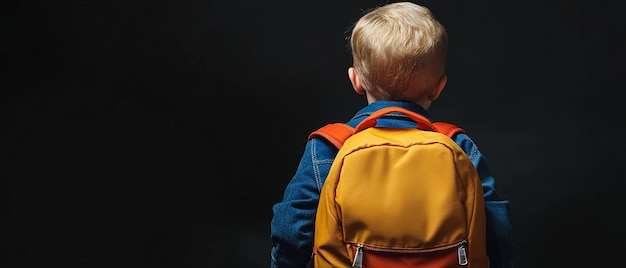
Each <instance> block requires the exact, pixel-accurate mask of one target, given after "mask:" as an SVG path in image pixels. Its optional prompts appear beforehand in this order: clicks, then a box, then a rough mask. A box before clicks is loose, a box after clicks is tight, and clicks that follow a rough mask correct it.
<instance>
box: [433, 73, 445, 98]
mask: <svg viewBox="0 0 626 268" xmlns="http://www.w3.org/2000/svg"><path fill="white" fill-rule="evenodd" d="M447 82H448V76H447V75H445V74H444V75H443V76H441V78H439V83H437V86H436V87H435V89H434V90H433V91H432V92H431V93H430V95H428V100H430V101H435V100H436V99H437V98H439V95H440V94H441V91H443V88H444V87H446V83H447Z"/></svg>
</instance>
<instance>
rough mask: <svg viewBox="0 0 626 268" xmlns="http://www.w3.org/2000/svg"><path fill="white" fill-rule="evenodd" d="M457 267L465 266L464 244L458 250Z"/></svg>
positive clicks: (465, 253)
mask: <svg viewBox="0 0 626 268" xmlns="http://www.w3.org/2000/svg"><path fill="white" fill-rule="evenodd" d="M458 255H459V265H467V252H466V251H465V243H463V244H461V245H460V246H459V248H458Z"/></svg>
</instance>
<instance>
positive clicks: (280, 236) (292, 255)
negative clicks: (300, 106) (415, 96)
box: [271, 101, 513, 268]
mask: <svg viewBox="0 0 626 268" xmlns="http://www.w3.org/2000/svg"><path fill="white" fill-rule="evenodd" d="M390 106H399V107H402V108H406V109H408V110H411V111H414V112H417V113H419V114H421V115H423V116H425V117H426V118H428V119H429V120H431V121H432V118H431V117H430V115H428V113H427V112H426V110H424V109H423V108H422V107H421V106H419V105H416V104H413V103H406V102H394V101H377V102H374V103H371V104H370V105H367V106H366V107H364V108H362V109H361V110H360V111H358V112H357V113H356V115H355V116H354V117H353V118H352V119H351V120H349V121H348V122H347V123H348V125H350V126H352V127H355V126H356V125H357V124H359V123H360V122H361V121H362V120H363V119H365V118H366V117H367V116H368V115H370V114H372V113H373V112H375V111H377V110H380V109H382V108H385V107H390ZM377 126H382V127H415V123H414V122H412V121H410V119H408V118H407V117H406V116H403V115H400V114H390V115H388V116H384V117H383V118H381V119H379V120H377ZM454 140H455V142H456V143H457V144H458V145H459V146H460V147H461V148H462V149H463V150H464V151H465V153H466V154H467V155H468V156H469V158H470V160H471V161H472V163H473V164H474V167H476V170H477V171H478V175H479V176H480V179H481V182H482V186H483V192H484V198H485V210H486V211H485V212H486V213H485V214H486V217H487V219H486V220H487V255H488V257H489V267H490V268H493V267H505V268H508V267H511V266H512V259H513V242H512V238H511V225H510V222H509V201H508V200H505V199H503V198H501V197H500V195H499V194H498V192H497V191H496V186H495V180H494V178H493V177H492V176H491V174H490V173H489V170H488V168H487V162H486V161H485V158H484V156H483V155H482V154H481V153H480V151H479V150H478V147H477V146H476V144H475V143H474V142H473V141H472V140H471V139H470V137H469V136H468V135H466V134H458V135H456V136H455V137H454ZM337 151H338V150H337V149H336V148H335V147H334V146H333V145H331V144H330V143H329V142H327V141H326V140H324V139H322V138H313V139H311V140H310V141H308V142H307V144H306V146H305V150H304V155H303V156H302V159H301V160H300V164H299V166H298V168H297V170H296V173H295V175H294V176H293V178H292V179H291V181H290V182H289V183H288V184H287V187H286V188H285V192H284V195H283V199H282V201H281V202H279V203H277V204H275V205H274V206H273V213H274V215H273V218H272V221H271V240H272V245H273V246H272V250H271V267H272V268H274V267H280V268H296V267H307V265H308V263H309V261H310V260H311V254H312V250H313V232H314V227H315V214H316V209H317V204H318V201H319V198H320V190H321V189H322V185H323V184H324V180H325V179H326V176H327V175H328V172H329V170H330V166H331V164H332V163H333V159H334V157H335V155H336V154H337Z"/></svg>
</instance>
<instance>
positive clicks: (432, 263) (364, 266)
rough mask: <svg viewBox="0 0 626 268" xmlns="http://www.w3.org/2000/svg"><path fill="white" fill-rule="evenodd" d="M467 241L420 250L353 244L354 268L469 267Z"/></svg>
mask: <svg viewBox="0 0 626 268" xmlns="http://www.w3.org/2000/svg"><path fill="white" fill-rule="evenodd" d="M466 244H467V241H466V240H463V241H460V242H456V243H453V244H449V245H443V246H438V247H433V248H420V249H408V248H405V249H397V248H381V247H374V246H368V245H363V244H353V245H352V246H351V247H352V250H353V254H354V260H353V262H352V267H353V268H378V267H381V268H400V267H402V268H406V267H420V268H429V267H432V268H453V267H464V266H466V265H467V263H468V260H467V248H466V247H465V245H466Z"/></svg>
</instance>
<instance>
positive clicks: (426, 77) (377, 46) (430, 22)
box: [350, 2, 448, 102]
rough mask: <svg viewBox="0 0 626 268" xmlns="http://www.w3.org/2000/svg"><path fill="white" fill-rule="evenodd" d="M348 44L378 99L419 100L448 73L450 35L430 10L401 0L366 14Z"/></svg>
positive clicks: (366, 84)
mask: <svg viewBox="0 0 626 268" xmlns="http://www.w3.org/2000/svg"><path fill="white" fill-rule="evenodd" d="M350 47H351V49H352V57H353V61H354V68H355V69H356V72H357V74H358V75H359V80H360V82H361V85H362V86H363V88H364V89H365V90H366V91H367V92H368V93H369V94H370V95H372V96H373V97H374V98H376V99H378V100H399V101H409V102H415V101H417V100H420V99H422V98H424V97H426V96H428V95H429V93H430V91H431V90H432V89H433V88H435V87H436V85H437V84H438V82H439V81H440V78H441V77H442V76H443V75H444V71H445V70H444V69H445V61H446V51H447V47H448V36H447V33H446V30H445V28H444V27H443V26H442V25H441V24H440V23H439V22H438V21H437V20H436V18H435V17H434V15H433V14H432V13H431V11H430V10H429V9H428V8H426V7H423V6H420V5H417V4H413V3H408V2H399V3H391V4H387V5H383V6H381V7H378V8H375V9H372V10H371V11H369V12H367V13H366V14H365V15H363V16H362V17H361V18H360V19H359V20H358V21H357V23H356V24H355V25H354V28H353V29H352V35H351V37H350Z"/></svg>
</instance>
